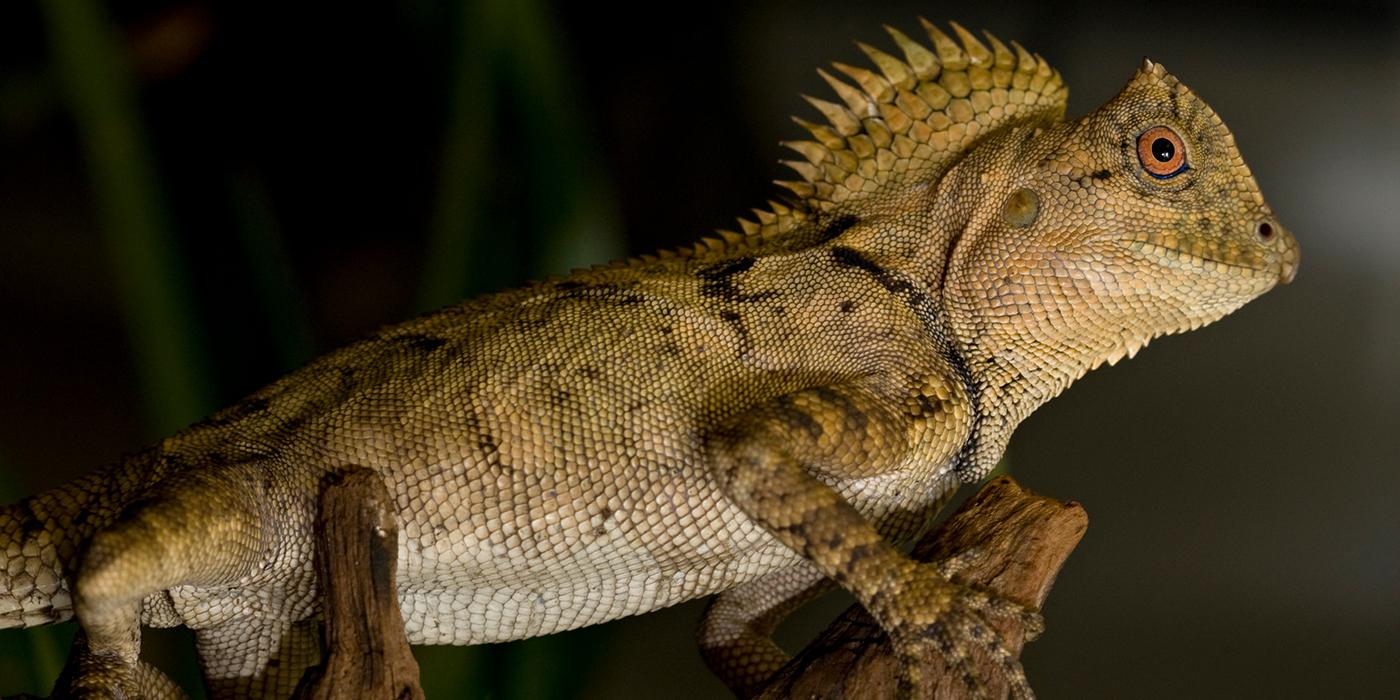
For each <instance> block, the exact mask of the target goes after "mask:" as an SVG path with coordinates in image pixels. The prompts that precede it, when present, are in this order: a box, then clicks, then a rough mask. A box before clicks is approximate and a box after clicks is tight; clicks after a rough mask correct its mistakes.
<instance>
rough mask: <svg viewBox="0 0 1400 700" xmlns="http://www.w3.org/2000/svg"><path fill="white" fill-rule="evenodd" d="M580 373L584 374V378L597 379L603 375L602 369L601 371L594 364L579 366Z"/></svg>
mask: <svg viewBox="0 0 1400 700" xmlns="http://www.w3.org/2000/svg"><path fill="white" fill-rule="evenodd" d="M578 373H579V374H581V375H583V377H584V379H597V378H599V377H601V376H603V373H602V371H600V370H599V369H598V368H597V367H592V366H588V367H580V368H578Z"/></svg>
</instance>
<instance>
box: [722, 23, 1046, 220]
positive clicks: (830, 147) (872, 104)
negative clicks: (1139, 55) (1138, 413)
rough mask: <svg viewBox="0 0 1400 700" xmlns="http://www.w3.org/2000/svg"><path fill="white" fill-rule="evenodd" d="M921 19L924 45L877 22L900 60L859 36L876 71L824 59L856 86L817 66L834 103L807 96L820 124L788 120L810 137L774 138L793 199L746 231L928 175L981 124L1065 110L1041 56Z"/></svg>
mask: <svg viewBox="0 0 1400 700" xmlns="http://www.w3.org/2000/svg"><path fill="white" fill-rule="evenodd" d="M920 23H921V24H922V25H923V27H924V29H925V30H926V31H927V32H928V35H929V38H930V39H931V40H932V43H933V48H932V50H930V49H929V48H928V47H926V46H924V45H923V44H920V43H918V42H916V41H914V40H913V39H910V38H909V37H908V36H906V35H905V34H904V33H902V32H900V31H899V30H897V29H894V28H891V27H886V28H885V29H886V31H888V32H889V33H890V36H891V37H893V38H894V41H895V44H897V45H898V46H899V50H900V51H901V52H902V53H903V54H904V58H903V60H901V59H899V58H896V57H895V56H892V55H890V54H888V53H885V52H884V51H881V50H880V49H877V48H875V47H873V46H870V45H868V44H864V43H858V44H857V45H858V46H859V47H860V49H861V50H862V51H863V52H865V54H866V55H867V56H869V57H870V60H871V62H872V63H874V64H875V67H876V69H878V72H875V71H871V70H867V69H865V68H858V67H855V66H849V65H845V64H842V63H835V64H833V66H834V67H835V69H836V70H837V71H839V72H841V73H842V74H844V75H846V76H847V77H848V78H850V80H851V81H853V82H854V83H855V85H851V84H850V83H847V82H843V81H841V80H839V79H837V78H836V77H834V76H832V75H831V74H830V73H828V72H826V71H824V70H820V69H818V73H820V74H821V76H822V78H824V79H825V80H826V81H827V82H828V83H830V84H831V87H832V88H833V89H834V90H835V92H836V94H837V96H838V97H839V98H840V100H841V102H840V103H836V102H831V101H828V100H823V99H818V98H815V97H807V98H806V99H807V101H808V102H809V103H811V104H812V106H813V107H815V108H816V109H817V111H819V112H821V114H822V115H823V116H824V117H825V118H826V122H825V123H816V122H811V121H808V120H805V119H801V118H795V121H797V123H798V124H800V125H802V126H803V127H804V128H806V129H807V131H809V132H810V133H811V135H812V139H810V140H803V141H788V142H785V143H784V144H783V145H784V146H787V147H788V148H790V149H792V150H793V151H795V152H797V153H798V154H799V155H800V156H801V159H799V160H789V161H784V164H785V165H787V166H788V167H790V168H792V169H793V170H795V171H796V172H797V174H798V175H800V176H801V179H800V180H793V181H778V183H777V184H778V185H780V186H782V187H784V188H786V189H788V190H789V191H791V192H792V193H793V194H794V195H796V200H795V201H792V202H790V204H789V205H783V204H777V203H770V205H771V206H772V209H771V210H770V211H761V210H755V212H754V213H755V216H756V217H757V218H756V220H748V219H740V220H739V224H740V226H741V227H742V228H743V231H744V233H745V234H747V235H749V236H759V237H761V238H762V239H768V238H770V237H772V236H775V235H780V234H783V233H786V232H787V231H789V230H791V229H792V228H794V227H796V226H797V225H798V224H800V223H801V222H802V221H804V220H806V219H807V218H809V217H810V216H812V215H814V214H821V213H833V212H840V211H843V210H849V209H851V208H853V207H856V206H857V205H858V204H859V203H860V202H861V201H864V200H868V199H870V198H875V197H879V196H880V195H881V193H883V192H889V191H890V190H891V188H894V187H896V186H898V185H900V184H903V183H911V182H919V181H925V180H928V179H932V178H935V177H937V176H938V175H939V174H941V173H942V172H943V171H944V170H945V169H946V168H947V167H948V166H949V165H950V164H951V163H952V162H953V161H955V160H956V159H957V158H958V156H959V155H961V154H962V153H963V152H965V151H966V150H967V148H968V147H970V146H971V145H972V144H973V143H974V142H976V141H977V140H978V139H980V138H981V137H983V136H985V135H986V134H988V133H990V132H994V131H997V130H1000V129H1004V128H1006V127H1007V126H1010V125H1014V124H1026V123H1034V122H1040V121H1050V120H1058V119H1060V118H1062V117H1063V116H1064V111H1065V100H1066V98H1067V96H1068V89H1067V88H1066V87H1065V85H1064V83H1063V82H1062V81H1061V80H1060V75H1059V73H1058V72H1057V71H1055V70H1054V69H1052V68H1051V67H1050V66H1049V64H1047V63H1046V62H1045V59H1043V58H1041V57H1039V56H1035V55H1032V54H1031V53H1030V52H1028V51H1026V50H1025V49H1024V48H1022V47H1021V46H1020V45H1019V44H1017V43H1015V42H1012V44H1011V48H1007V46H1006V45H1005V44H1003V43H1002V42H1001V41H1000V40H999V39H997V38H996V37H994V36H992V35H990V34H986V38H987V43H986V44H984V43H983V42H982V41H980V40H978V39H977V37H975V36H973V34H972V33H971V32H969V31H967V30H966V29H964V28H963V27H961V26H959V25H958V24H956V23H952V22H950V23H949V24H950V26H951V27H952V29H953V32H954V33H955V34H956V35H957V37H958V38H957V40H954V39H953V38H951V37H949V36H948V35H947V34H945V33H943V32H942V31H940V30H939V29H938V28H937V27H935V26H934V25H933V24H932V23H930V22H929V21H928V20H924V19H921V20H920ZM987 44H990V45H991V46H990V48H989V47H988V45H987Z"/></svg>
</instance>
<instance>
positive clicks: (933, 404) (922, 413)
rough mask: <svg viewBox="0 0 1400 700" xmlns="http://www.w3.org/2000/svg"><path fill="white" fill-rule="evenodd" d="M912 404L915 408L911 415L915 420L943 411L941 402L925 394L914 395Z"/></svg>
mask: <svg viewBox="0 0 1400 700" xmlns="http://www.w3.org/2000/svg"><path fill="white" fill-rule="evenodd" d="M914 403H915V404H916V408H915V410H914V411H913V413H912V415H913V416H914V417H915V418H928V417H930V416H933V415H935V414H937V413H941V412H943V410H944V407H943V401H942V400H940V399H939V398H938V397H935V396H928V395H927V394H915V395H914Z"/></svg>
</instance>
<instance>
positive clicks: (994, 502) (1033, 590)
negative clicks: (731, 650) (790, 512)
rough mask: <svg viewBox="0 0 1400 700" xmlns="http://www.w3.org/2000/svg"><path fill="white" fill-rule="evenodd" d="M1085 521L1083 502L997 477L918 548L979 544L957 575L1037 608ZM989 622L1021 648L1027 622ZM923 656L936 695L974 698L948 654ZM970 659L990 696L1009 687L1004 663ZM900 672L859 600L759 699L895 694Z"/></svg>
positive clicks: (917, 551) (924, 553)
mask: <svg viewBox="0 0 1400 700" xmlns="http://www.w3.org/2000/svg"><path fill="white" fill-rule="evenodd" d="M1087 527H1088V515H1087V514H1086V513H1085V512H1084V509H1083V508H1082V507H1081V506H1079V505H1078V504H1076V503H1064V502H1061V501H1056V500H1054V499H1050V498H1045V497H1043V496H1038V495H1036V494H1033V493H1030V492H1029V491H1026V490H1024V489H1022V488H1021V487H1020V486H1019V485H1018V484H1016V482H1015V481H1013V480H1012V479H1011V478H1009V477H1000V478H997V479H994V480H992V481H991V482H990V483H988V484H987V485H986V486H984V487H983V488H982V490H981V491H979V492H977V494H976V495H975V496H973V497H972V498H971V499H969V500H968V502H967V503H966V504H965V505H963V507H962V508H961V509H960V510H959V511H958V512H957V513H956V514H955V515H954V516H953V517H952V518H950V519H949V520H948V521H947V522H945V523H944V524H943V526H942V527H939V528H938V529H936V530H934V531H933V532H931V533H929V535H927V536H925V537H924V538H923V539H922V540H920V541H919V543H918V544H917V545H916V546H915V548H914V553H913V554H914V557H915V558H916V559H919V560H921V561H943V560H946V559H948V558H950V557H952V556H954V555H957V554H958V553H960V552H967V551H969V550H973V551H974V552H975V554H976V556H973V557H968V562H967V565H966V568H964V569H962V570H961V571H960V572H959V573H958V574H956V575H955V576H954V580H956V581H959V582H962V583H967V584H971V585H975V586H981V587H983V588H986V589H988V590H990V591H992V592H994V593H996V594H998V595H1000V596H1002V597H1003V598H1006V599H1009V600H1012V601H1015V602H1017V603H1020V604H1022V605H1025V606H1028V607H1030V608H1033V609H1036V610H1039V609H1040V607H1041V605H1042V604H1043V603H1044V602H1045V598H1046V596H1047V595H1048V594H1049V592H1050V586H1051V584H1053V583H1054V580H1055V575H1056V574H1057V573H1058V572H1059V570H1060V567H1061V566H1062V565H1063V564H1064V562H1065V559H1067V558H1068V557H1069V554H1070V552H1071V551H1073V549H1074V547H1075V545H1077V544H1078V543H1079V539H1080V538H1081V537H1083V535H1084V531H1085V528H1087ZM988 622H989V623H990V624H991V626H992V627H994V628H995V629H996V630H997V632H998V634H999V635H1000V636H1001V639H1002V640H1003V644H1004V645H1005V647H1006V648H1007V650H1008V651H1010V652H1011V654H1012V656H1019V655H1020V653H1021V647H1022V645H1023V644H1024V641H1025V630H1024V629H1022V625H1021V623H1020V622H1019V621H1016V620H1013V619H993V620H988ZM923 664H924V675H925V677H927V678H937V679H938V681H937V684H936V685H935V687H934V697H937V698H965V697H968V688H967V687H966V685H965V684H964V683H963V681H962V679H961V675H960V674H959V673H958V672H956V671H955V670H951V669H950V668H949V667H948V665H947V663H946V662H945V660H944V659H943V657H942V656H939V655H936V654H930V655H929V656H928V657H927V658H925V659H923ZM973 667H974V669H975V673H976V675H977V676H978V677H979V678H982V679H986V681H987V682H988V685H989V687H988V689H987V690H988V692H989V693H990V697H994V698H998V697H1005V696H1006V695H1007V688H1006V686H1005V683H1004V682H1002V681H1001V676H1000V669H999V666H998V665H997V664H996V663H995V662H994V661H992V660H990V659H988V658H987V656H986V655H985V654H984V653H982V652H981V651H980V650H978V651H977V652H975V653H974V654H973ZM897 677H898V662H897V661H896V659H895V657H894V656H893V655H892V654H891V652H890V648H889V645H888V642H887V640H886V639H885V636H884V634H883V633H882V632H881V631H880V628H879V627H878V626H876V625H875V623H874V621H873V620H871V618H870V616H869V615H868V614H866V612H865V610H864V608H861V607H860V606H859V605H853V606H851V608H849V609H848V610H846V612H844V613H842V615H841V616H840V617H839V618H837V620H836V621H835V622H833V623H832V624H831V625H830V626H829V627H827V629H826V630H825V631H824V632H822V634H821V635H819V636H818V637H817V639H816V641H814V642H812V643H811V644H809V645H808V646H807V648H806V649H804V650H803V651H802V652H801V653H800V654H798V655H797V656H796V657H795V658H794V659H793V660H792V661H791V662H790V663H788V665H787V666H785V667H784V668H783V669H782V670H781V671H779V672H778V674H777V675H776V676H775V677H774V679H773V681H772V682H770V683H769V685H768V687H767V688H766V689H765V690H764V692H763V693H762V694H761V695H760V696H759V697H760V698H762V699H764V700H779V699H780V698H804V699H806V698H823V699H830V700H835V699H836V698H893V697H895V691H896V685H897ZM1032 681H1034V679H1032Z"/></svg>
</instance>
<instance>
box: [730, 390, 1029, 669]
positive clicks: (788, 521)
mask: <svg viewBox="0 0 1400 700" xmlns="http://www.w3.org/2000/svg"><path fill="white" fill-rule="evenodd" d="M903 404H904V402H903V400H902V399H900V398H896V397H893V396H889V395H882V393H881V392H879V391H878V390H876V389H874V388H871V387H867V386H862V385H845V386H838V387H821V388H815V389H810V390H807V391H803V392H799V393H797V394H792V395H788V396H783V397H779V399H777V400H776V401H774V402H772V403H771V404H768V405H765V406H761V407H759V408H757V409H756V410H754V411H753V412H752V413H751V414H749V415H745V416H743V417H742V418H741V419H740V420H739V421H736V422H735V423H734V424H733V426H734V427H732V428H730V429H729V430H727V431H724V432H721V433H719V434H717V435H715V436H713V438H712V440H711V444H710V449H711V465H712V467H713V468H714V471H715V475H716V478H717V480H718V482H719V484H720V487H721V488H722V489H723V490H724V492H725V493H726V494H727V495H728V497H729V498H730V499H732V500H733V502H734V503H735V504H736V505H738V506H739V508H740V509H742V510H743V511H744V512H745V513H746V514H748V515H749V517H751V518H753V519H754V520H755V521H756V522H758V523H759V524H760V525H762V526H763V527H764V528H766V529H767V530H768V531H769V532H770V533H772V534H773V535H774V536H775V537H776V538H777V539H778V540H779V541H781V542H782V543H783V544H785V545H787V546H788V547H790V548H792V549H793V550H795V551H797V552H798V553H799V554H801V555H802V556H803V557H805V558H806V559H807V560H808V561H809V562H811V564H812V565H813V567H814V568H815V569H816V570H818V571H819V572H821V573H822V574H823V575H825V576H827V577H829V578H831V579H832V580H833V581H835V582H836V583H837V584H838V585H840V586H841V587H842V588H845V589H846V590H847V591H849V592H850V593H851V594H853V595H854V596H855V597H856V599H857V600H858V601H859V602H860V603H861V604H862V605H863V606H864V607H865V608H866V609H867V610H869V611H870V613H871V615H872V616H873V617H874V618H875V619H876V621H877V622H879V624H880V626H881V628H882V629H884V630H885V632H886V633H887V634H888V635H889V637H890V640H891V643H892V644H893V645H894V648H895V650H896V652H897V653H898V654H899V655H900V657H901V659H902V661H903V663H902V676H901V679H900V680H901V686H902V688H903V694H904V695H910V696H914V697H925V696H927V694H928V693H929V692H930V688H931V679H926V678H921V677H919V666H918V664H917V663H915V661H916V659H917V658H918V657H919V656H920V655H921V654H922V653H924V651H925V650H926V649H927V648H928V647H929V646H930V645H932V646H933V647H935V648H936V649H937V650H938V651H939V652H941V653H942V654H944V655H945V656H947V657H948V658H949V659H950V660H951V661H953V662H954V665H955V666H957V667H959V668H962V669H963V670H964V675H965V676H966V678H965V681H966V682H967V684H968V686H969V687H970V689H971V690H972V691H973V694H974V695H980V694H982V693H983V692H984V688H983V685H982V683H981V681H980V680H979V679H977V678H975V677H973V676H972V674H971V671H970V668H971V666H970V664H969V663H968V654H969V652H970V650H971V649H972V648H973V647H974V646H982V647H985V648H986V649H987V650H988V651H989V652H990V653H992V654H993V655H994V656H995V657H997V658H998V659H999V660H1000V661H1001V662H1002V664H1003V666H1004V668H1005V672H1006V677H1007V680H1008V682H1009V684H1010V686H1011V688H1012V692H1013V694H1015V695H1017V696H1020V697H1030V696H1031V691H1030V688H1029V686H1028V684H1027V683H1026V680H1025V675H1024V673H1023V672H1022V670H1021V667H1020V664H1019V662H1017V661H1016V660H1015V659H1014V658H1012V657H1011V656H1010V655H1009V654H1008V653H1006V651H1005V650H1004V649H1003V648H1002V647H1001V645H1000V642H999V641H998V640H997V639H996V637H995V635H994V633H992V632H991V631H990V628H989V627H988V626H987V625H986V624H985V622H984V621H983V620H982V619H981V615H983V614H1020V613H1021V610H1020V608H1019V607H1018V606H1016V605H1014V604H1012V603H1009V602H1006V601H1002V600H1000V599H997V598H995V597H993V596H990V595H988V594H986V593H983V592H980V591H975V590H971V589H968V588H966V587H963V586H960V585H958V584H954V583H952V582H951V581H949V580H948V579H947V578H946V577H945V576H944V575H943V574H942V572H940V571H939V568H938V566H937V565H930V564H921V563H919V562H916V561H914V560H912V559H910V558H909V557H907V556H906V555H904V554H903V553H901V552H900V551H899V550H898V549H897V548H895V547H894V546H893V545H892V544H891V543H889V542H888V541H887V540H885V539H884V537H882V536H881V534H880V532H879V531H878V530H877V529H876V526H875V524H874V523H872V522H871V521H870V520H869V519H867V518H866V517H865V516H864V515H862V514H861V513H860V512H859V511H858V510H857V509H856V508H855V506H853V505H852V504H851V503H850V502H849V501H847V500H846V499H845V498H843V497H842V495H841V494H840V493H839V492H838V491H837V490H836V489H835V488H833V487H832V486H831V485H829V484H828V483H827V481H832V482H838V481H842V480H846V479H851V478H855V477H861V476H872V475H877V474H880V473H882V472H885V471H888V470H891V469H893V468H896V467H902V468H908V464H909V463H910V462H911V461H918V460H919V459H923V458H933V459H938V458H939V457H942V458H943V459H944V460H945V461H946V459H947V458H948V457H950V456H951V455H952V454H954V453H955V452H956V450H957V447H958V446H959V444H960V443H961V436H962V435H965V432H964V431H961V430H956V429H952V428H954V427H956V424H957V421H956V420H955V414H958V413H962V414H963V415H965V412H961V409H960V407H955V406H952V405H949V406H947V407H945V408H943V409H942V410H944V411H945V412H947V413H948V415H947V416H946V417H945V418H947V420H936V419H935V420H929V415H928V414H929V411H930V408H929V406H928V404H927V402H923V403H921V404H920V406H919V410H918V411H917V412H916V413H917V420H916V419H915V414H914V413H910V412H907V411H902V410H900V407H902V406H903ZM940 426H941V427H940ZM929 430H934V431H939V430H944V431H948V432H947V434H945V435H944V436H943V437H942V438H941V439H940V437H939V434H938V433H936V432H935V433H933V434H929V433H928V432H926V431H929ZM953 443H958V444H953ZM930 446H932V447H931V448H930Z"/></svg>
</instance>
